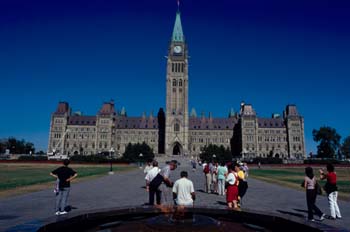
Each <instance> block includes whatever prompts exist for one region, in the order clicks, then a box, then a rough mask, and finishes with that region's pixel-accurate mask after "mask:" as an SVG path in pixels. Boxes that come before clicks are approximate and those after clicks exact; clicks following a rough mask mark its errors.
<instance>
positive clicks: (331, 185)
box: [320, 164, 341, 220]
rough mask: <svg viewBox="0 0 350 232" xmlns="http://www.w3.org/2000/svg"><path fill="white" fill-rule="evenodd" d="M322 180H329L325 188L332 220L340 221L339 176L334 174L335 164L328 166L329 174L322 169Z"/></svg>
mask: <svg viewBox="0 0 350 232" xmlns="http://www.w3.org/2000/svg"><path fill="white" fill-rule="evenodd" d="M320 174H321V176H320V178H321V180H324V179H327V182H326V184H325V186H324V190H325V191H326V193H327V196H328V204H329V210H330V211H331V217H332V219H333V220H334V219H340V218H341V214H340V210H339V206H338V202H337V200H338V187H337V174H336V172H334V166H333V164H327V174H325V173H324V172H323V170H322V169H320Z"/></svg>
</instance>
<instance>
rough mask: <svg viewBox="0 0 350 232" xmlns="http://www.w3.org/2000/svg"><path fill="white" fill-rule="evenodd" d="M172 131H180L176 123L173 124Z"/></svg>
mask: <svg viewBox="0 0 350 232" xmlns="http://www.w3.org/2000/svg"><path fill="white" fill-rule="evenodd" d="M174 131H176V132H178V131H180V126H179V124H178V123H175V124H174Z"/></svg>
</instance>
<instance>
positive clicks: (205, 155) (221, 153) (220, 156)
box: [200, 144, 232, 162]
mask: <svg viewBox="0 0 350 232" xmlns="http://www.w3.org/2000/svg"><path fill="white" fill-rule="evenodd" d="M213 155H215V156H213ZM200 158H201V159H202V160H204V161H206V162H209V161H217V162H228V161H232V154H231V151H230V149H229V148H225V147H224V146H223V145H221V146H220V147H219V146H217V145H213V144H209V145H208V146H205V147H204V148H203V150H202V153H201V154H200Z"/></svg>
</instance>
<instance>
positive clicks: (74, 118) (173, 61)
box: [48, 12, 306, 159]
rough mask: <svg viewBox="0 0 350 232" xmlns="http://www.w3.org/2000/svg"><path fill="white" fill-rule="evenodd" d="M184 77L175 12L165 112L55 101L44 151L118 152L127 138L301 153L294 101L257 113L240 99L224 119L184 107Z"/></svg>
mask: <svg viewBox="0 0 350 232" xmlns="http://www.w3.org/2000/svg"><path fill="white" fill-rule="evenodd" d="M188 81H189V76H188V47H187V44H186V42H185V37H184V35H183V31H182V25H181V18H180V12H177V14H176V20H175V25H174V30H173V34H172V38H171V41H170V44H169V48H168V56H167V66H166V111H165V112H164V111H163V109H162V108H161V109H160V111H159V113H158V115H157V116H156V117H154V116H153V114H152V113H151V115H149V116H146V115H145V114H143V115H142V116H141V117H129V116H127V114H126V111H125V109H121V110H120V111H117V110H115V108H114V102H106V103H104V104H103V105H102V107H101V109H100V111H99V112H98V113H97V114H96V115H95V116H83V115H81V114H77V113H75V114H73V113H72V112H71V110H70V107H69V105H68V103H66V102H60V103H59V105H58V107H57V110H56V111H55V112H54V113H53V114H52V117H51V124H50V135H49V145H48V153H52V152H56V153H60V154H67V155H69V156H71V155H74V154H81V155H91V154H98V153H108V152H109V151H110V150H111V149H112V148H113V150H114V151H115V154H117V155H121V154H123V153H124V151H125V148H126V146H127V145H128V144H129V143H132V144H135V143H142V142H145V143H147V144H148V145H149V146H150V147H151V148H152V149H153V151H154V152H155V153H156V154H158V153H160V154H166V155H179V154H181V155H198V154H199V153H200V152H201V150H202V149H203V147H204V146H206V145H209V144H216V145H219V146H221V145H223V146H224V147H226V148H231V150H232V152H233V154H234V155H236V156H242V157H246V158H253V157H256V156H258V157H280V158H286V159H299V158H304V157H306V155H305V142H304V141H305V140H304V120H303V117H301V116H300V115H299V113H298V111H297V108H296V106H294V105H288V106H287V107H286V110H285V111H284V113H283V117H280V116H279V115H273V117H272V118H259V117H257V115H256V112H255V110H254V109H253V107H252V105H250V104H244V103H242V104H241V108H240V112H237V113H235V112H233V110H231V112H230V113H229V116H228V117H227V118H213V117H212V115H211V114H210V115H209V116H208V117H205V116H204V114H202V115H201V116H200V117H197V114H196V112H195V110H194V109H192V112H191V114H190V115H189V112H188V92H189V86H188Z"/></svg>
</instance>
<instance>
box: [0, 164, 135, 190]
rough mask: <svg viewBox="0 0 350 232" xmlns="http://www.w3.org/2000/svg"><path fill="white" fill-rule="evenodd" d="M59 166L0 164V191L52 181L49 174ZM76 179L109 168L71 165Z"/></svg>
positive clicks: (115, 168)
mask: <svg viewBox="0 0 350 232" xmlns="http://www.w3.org/2000/svg"><path fill="white" fill-rule="evenodd" d="M58 166H59V165H51V164H38V165H35V164H0V191H2V190H9V189H14V188H17V187H23V186H30V185H35V184H42V183H48V182H51V181H54V178H53V177H52V176H50V175H49V173H50V172H51V171H52V170H54V169H55V168H57V167H58ZM72 168H73V169H74V170H75V171H76V172H77V173H78V178H80V177H88V176H96V175H103V174H107V172H108V171H109V166H106V165H104V166H102V165H72ZM129 169H131V167H128V166H117V167H115V166H114V167H113V171H116V172H118V171H126V170H129Z"/></svg>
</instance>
